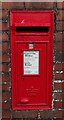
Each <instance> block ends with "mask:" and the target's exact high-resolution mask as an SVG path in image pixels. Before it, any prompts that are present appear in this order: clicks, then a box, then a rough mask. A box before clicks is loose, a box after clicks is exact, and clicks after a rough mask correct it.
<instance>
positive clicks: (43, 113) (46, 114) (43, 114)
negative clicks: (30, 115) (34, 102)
mask: <svg viewBox="0 0 64 120" xmlns="http://www.w3.org/2000/svg"><path fill="white" fill-rule="evenodd" d="M40 116H41V118H44V119H47V118H51V117H52V111H51V110H47V111H45V110H44V111H41V112H40Z"/></svg>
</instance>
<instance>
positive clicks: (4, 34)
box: [0, 32, 9, 41]
mask: <svg viewBox="0 0 64 120" xmlns="http://www.w3.org/2000/svg"><path fill="white" fill-rule="evenodd" d="M0 41H1V39H0ZM2 41H9V38H8V34H7V33H6V32H3V33H2Z"/></svg>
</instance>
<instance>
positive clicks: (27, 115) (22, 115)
mask: <svg viewBox="0 0 64 120" xmlns="http://www.w3.org/2000/svg"><path fill="white" fill-rule="evenodd" d="M37 112H38V111H20V112H16V111H13V113H12V116H13V118H35V117H36V113H37Z"/></svg>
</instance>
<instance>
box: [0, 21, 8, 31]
mask: <svg viewBox="0 0 64 120" xmlns="http://www.w3.org/2000/svg"><path fill="white" fill-rule="evenodd" d="M0 24H1V23H0ZM0 30H1V29H0ZM2 30H8V22H3V23H2Z"/></svg>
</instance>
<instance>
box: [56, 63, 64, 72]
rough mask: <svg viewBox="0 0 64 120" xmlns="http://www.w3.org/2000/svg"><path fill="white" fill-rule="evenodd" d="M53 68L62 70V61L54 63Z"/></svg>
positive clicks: (63, 67)
mask: <svg viewBox="0 0 64 120" xmlns="http://www.w3.org/2000/svg"><path fill="white" fill-rule="evenodd" d="M55 70H57V71H60V70H64V63H56V64H55Z"/></svg>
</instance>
